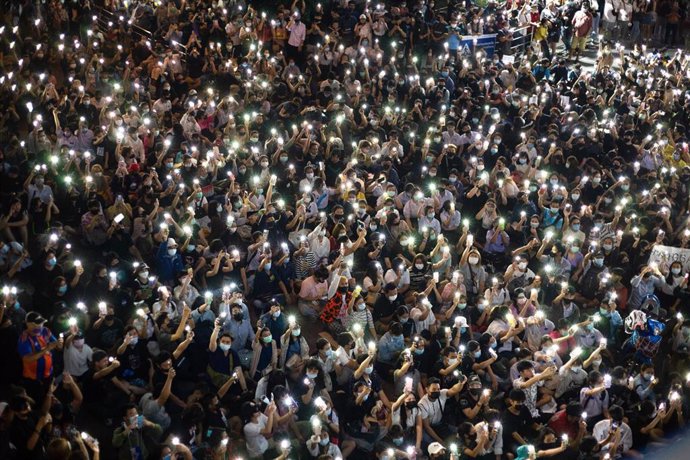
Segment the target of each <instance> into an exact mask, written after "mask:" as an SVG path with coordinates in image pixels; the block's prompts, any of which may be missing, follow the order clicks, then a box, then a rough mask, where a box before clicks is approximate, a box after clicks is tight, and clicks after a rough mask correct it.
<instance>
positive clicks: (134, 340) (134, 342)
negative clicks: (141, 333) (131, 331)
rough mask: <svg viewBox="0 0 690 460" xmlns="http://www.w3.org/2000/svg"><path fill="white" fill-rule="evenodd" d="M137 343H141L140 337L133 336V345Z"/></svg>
mask: <svg viewBox="0 0 690 460" xmlns="http://www.w3.org/2000/svg"><path fill="white" fill-rule="evenodd" d="M137 343H139V337H133V338H132V340H130V342H129V344H130V345H131V346H135V345H136V344H137Z"/></svg>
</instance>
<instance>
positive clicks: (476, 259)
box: [467, 257, 479, 265]
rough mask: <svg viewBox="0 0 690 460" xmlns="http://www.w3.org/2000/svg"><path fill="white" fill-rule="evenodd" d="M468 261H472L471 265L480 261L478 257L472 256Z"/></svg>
mask: <svg viewBox="0 0 690 460" xmlns="http://www.w3.org/2000/svg"><path fill="white" fill-rule="evenodd" d="M467 261H468V262H469V263H470V265H477V264H478V263H479V258H477V257H470V258H468V259H467Z"/></svg>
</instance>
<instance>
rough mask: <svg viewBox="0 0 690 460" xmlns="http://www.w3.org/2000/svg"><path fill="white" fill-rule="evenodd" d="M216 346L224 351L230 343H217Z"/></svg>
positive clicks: (228, 347)
mask: <svg viewBox="0 0 690 460" xmlns="http://www.w3.org/2000/svg"><path fill="white" fill-rule="evenodd" d="M218 346H219V347H220V349H221V350H223V351H224V352H226V351H228V350H229V349H230V347H231V346H232V345H230V344H229V343H219V344H218Z"/></svg>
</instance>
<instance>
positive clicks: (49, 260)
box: [48, 257, 57, 267]
mask: <svg viewBox="0 0 690 460" xmlns="http://www.w3.org/2000/svg"><path fill="white" fill-rule="evenodd" d="M48 265H50V266H51V267H54V266H55V265H57V259H56V258H55V257H51V258H50V259H48Z"/></svg>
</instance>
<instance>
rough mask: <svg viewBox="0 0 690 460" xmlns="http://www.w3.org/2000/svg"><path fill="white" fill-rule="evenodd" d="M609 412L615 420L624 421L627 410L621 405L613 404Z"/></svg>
mask: <svg viewBox="0 0 690 460" xmlns="http://www.w3.org/2000/svg"><path fill="white" fill-rule="evenodd" d="M609 414H610V415H611V419H612V420H613V421H614V422H619V423H620V422H622V421H623V416H624V415H625V411H624V410H623V408H622V407H621V406H618V405H615V406H611V407H610V408H609Z"/></svg>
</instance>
